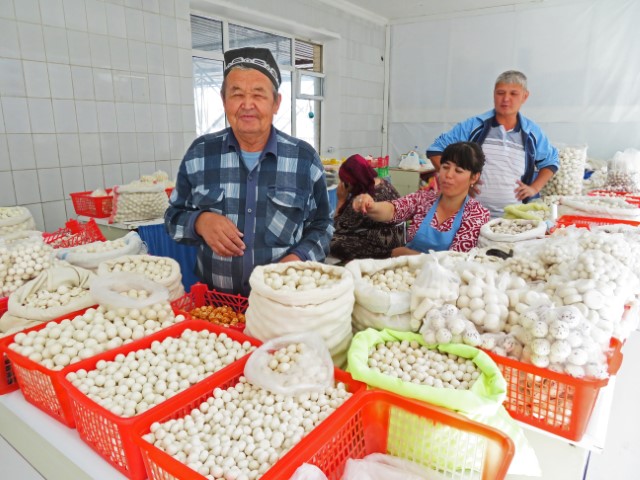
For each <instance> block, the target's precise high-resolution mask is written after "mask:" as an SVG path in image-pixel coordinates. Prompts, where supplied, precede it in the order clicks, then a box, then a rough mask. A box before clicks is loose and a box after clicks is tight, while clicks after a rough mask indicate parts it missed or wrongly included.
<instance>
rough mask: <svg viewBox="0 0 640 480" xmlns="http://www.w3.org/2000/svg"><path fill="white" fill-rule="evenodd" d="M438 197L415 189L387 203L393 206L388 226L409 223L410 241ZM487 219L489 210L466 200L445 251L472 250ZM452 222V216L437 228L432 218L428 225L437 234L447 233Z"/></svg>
mask: <svg viewBox="0 0 640 480" xmlns="http://www.w3.org/2000/svg"><path fill="white" fill-rule="evenodd" d="M438 195H439V194H438V193H436V192H434V191H432V190H418V191H417V192H415V193H410V194H409V195H405V196H404V197H402V198H398V199H397V200H392V201H391V203H393V205H394V206H395V212H394V214H393V218H392V219H391V220H390V222H389V223H398V222H403V221H406V220H411V225H410V226H409V229H408V231H407V242H410V241H411V240H413V237H415V235H416V232H417V231H418V229H419V228H420V225H421V224H422V221H423V220H424V218H425V217H426V216H427V213H428V212H429V209H430V208H431V207H432V206H433V204H434V203H435V201H436V200H437V199H438ZM489 218H490V214H489V210H487V209H486V208H485V207H483V206H482V204H481V203H480V202H478V201H477V200H476V199H474V198H469V201H468V202H467V204H466V205H465V207H464V212H462V223H461V224H460V228H459V229H458V232H457V233H456V234H455V236H454V237H453V242H452V243H451V247H449V250H454V251H456V252H468V251H469V250H471V249H472V248H474V247H475V246H476V245H477V243H478V235H480V227H482V225H484V224H485V223H487V222H488V221H489ZM454 219H455V215H452V216H451V217H449V218H448V219H447V220H445V221H444V223H442V224H441V225H438V220H437V219H436V216H435V215H434V216H433V219H432V220H431V226H432V227H433V228H435V229H436V230H438V231H439V232H447V231H449V230H450V229H451V227H452V226H453V220H454Z"/></svg>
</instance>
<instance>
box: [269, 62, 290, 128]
mask: <svg viewBox="0 0 640 480" xmlns="http://www.w3.org/2000/svg"><path fill="white" fill-rule="evenodd" d="M280 73H281V76H282V84H281V85H280V89H279V90H278V91H279V92H280V94H281V95H282V101H281V102H280V108H279V109H278V113H277V114H276V116H275V118H274V119H273V125H274V126H275V127H276V128H277V129H278V130H282V131H283V132H284V133H286V134H289V135H291V132H292V130H291V72H280Z"/></svg>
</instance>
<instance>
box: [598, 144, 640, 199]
mask: <svg viewBox="0 0 640 480" xmlns="http://www.w3.org/2000/svg"><path fill="white" fill-rule="evenodd" d="M605 188H607V189H609V190H618V191H623V192H640V151H638V150H636V149H635V148H627V149H626V150H625V151H623V152H616V154H615V155H614V156H613V158H612V159H611V160H610V161H609V163H608V164H607V181H606V184H605Z"/></svg>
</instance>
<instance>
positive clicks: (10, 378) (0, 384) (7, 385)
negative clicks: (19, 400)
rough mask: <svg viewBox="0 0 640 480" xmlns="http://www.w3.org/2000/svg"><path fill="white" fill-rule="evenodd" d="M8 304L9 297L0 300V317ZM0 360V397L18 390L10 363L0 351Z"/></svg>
mask: <svg viewBox="0 0 640 480" xmlns="http://www.w3.org/2000/svg"><path fill="white" fill-rule="evenodd" d="M8 304H9V297H3V298H0V317H2V315H4V314H5V312H6V311H7V307H8ZM0 358H2V372H0V395H4V394H5V393H9V392H13V391H14V390H17V389H18V382H17V381H16V376H15V374H14V373H13V368H11V361H10V360H9V357H7V355H6V354H5V353H4V352H1V351H0Z"/></svg>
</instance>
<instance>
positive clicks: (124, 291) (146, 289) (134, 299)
mask: <svg viewBox="0 0 640 480" xmlns="http://www.w3.org/2000/svg"><path fill="white" fill-rule="evenodd" d="M90 291H91V295H92V296H93V298H95V299H96V301H97V302H98V303H99V304H100V305H106V306H108V307H110V308H123V309H133V308H135V309H140V308H144V307H147V306H149V305H153V304H154V303H162V302H167V301H168V299H169V291H168V290H167V289H166V287H163V286H162V285H160V284H158V283H155V282H153V281H151V280H149V279H148V278H146V277H144V276H142V275H139V274H136V273H126V272H118V273H109V274H105V275H102V276H99V277H96V278H95V279H94V280H93V281H92V282H91V289H90Z"/></svg>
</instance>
